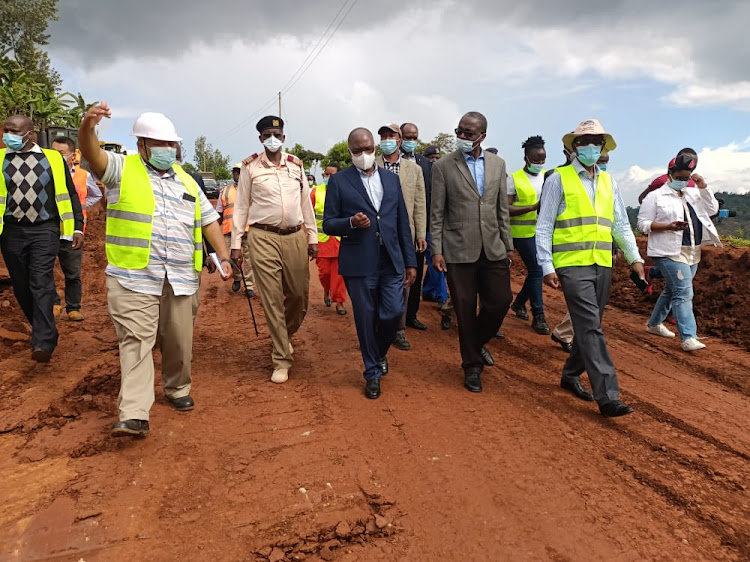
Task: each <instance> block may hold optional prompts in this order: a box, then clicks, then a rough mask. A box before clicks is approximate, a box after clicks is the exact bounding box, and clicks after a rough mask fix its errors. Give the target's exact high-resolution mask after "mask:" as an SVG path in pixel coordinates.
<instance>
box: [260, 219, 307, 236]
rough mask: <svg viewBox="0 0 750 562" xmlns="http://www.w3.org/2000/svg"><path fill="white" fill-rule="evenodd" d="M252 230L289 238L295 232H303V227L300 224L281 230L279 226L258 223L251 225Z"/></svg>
mask: <svg viewBox="0 0 750 562" xmlns="http://www.w3.org/2000/svg"><path fill="white" fill-rule="evenodd" d="M250 228H257V229H258V230H265V231H266V232H273V233H274V234H279V235H281V236H287V235H289V234H294V233H295V232H299V231H300V230H302V225H301V224H298V225H297V226H290V227H289V228H279V227H278V226H273V225H270V224H261V223H259V222H256V223H255V224H251V225H250Z"/></svg>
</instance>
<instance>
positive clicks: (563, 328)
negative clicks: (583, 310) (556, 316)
mask: <svg viewBox="0 0 750 562" xmlns="http://www.w3.org/2000/svg"><path fill="white" fill-rule="evenodd" d="M552 333H553V334H554V336H555V337H556V338H557V339H559V340H560V341H564V342H565V343H571V342H572V341H573V337H574V336H575V332H574V331H573V322H572V321H571V320H570V312H566V313H565V317H564V318H563V319H562V320H561V321H560V323H559V324H558V325H557V326H556V327H555V329H554V330H553V331H552Z"/></svg>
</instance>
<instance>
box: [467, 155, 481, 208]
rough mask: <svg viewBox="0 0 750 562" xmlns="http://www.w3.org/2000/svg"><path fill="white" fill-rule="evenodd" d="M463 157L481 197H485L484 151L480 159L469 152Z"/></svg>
mask: <svg viewBox="0 0 750 562" xmlns="http://www.w3.org/2000/svg"><path fill="white" fill-rule="evenodd" d="M463 155H464V159H465V160H466V165H467V166H469V171H470V172H471V177H472V178H474V183H475V184H476V186H477V191H478V192H479V197H481V196H482V195H484V149H482V150H481V152H480V153H479V158H474V157H473V156H472V155H471V154H469V153H468V152H464V153H463Z"/></svg>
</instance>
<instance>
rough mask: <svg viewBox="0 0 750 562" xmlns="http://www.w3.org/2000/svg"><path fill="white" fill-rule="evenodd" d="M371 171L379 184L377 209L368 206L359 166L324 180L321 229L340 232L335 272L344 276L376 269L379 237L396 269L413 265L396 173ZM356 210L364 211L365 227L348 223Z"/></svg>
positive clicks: (408, 233)
mask: <svg viewBox="0 0 750 562" xmlns="http://www.w3.org/2000/svg"><path fill="white" fill-rule="evenodd" d="M375 173H377V174H380V182H381V183H382V184H383V201H382V203H381V204H380V210H379V211H375V207H373V206H372V202H371V201H370V197H369V196H368V195H367V191H366V190H365V186H364V184H363V183H362V178H360V176H359V170H358V169H357V168H355V167H354V166H350V167H348V168H346V169H345V170H342V171H340V172H338V173H337V174H334V175H332V176H331V177H330V178H329V180H328V188H327V189H326V206H325V211H324V213H323V232H325V233H326V234H328V235H329V236H341V247H340V248H339V273H340V274H341V275H342V276H344V277H367V276H369V275H374V274H375V273H376V272H377V268H378V264H379V263H380V246H381V243H380V240H381V238H382V240H383V246H384V247H385V250H386V251H387V252H388V256H389V257H390V258H391V262H392V263H393V266H394V267H395V268H396V271H398V272H399V273H404V270H405V268H407V267H417V261H416V255H415V252H414V244H413V242H412V239H411V230H410V229H409V215H408V214H407V213H406V205H405V204H404V196H403V195H402V193H401V184H400V183H399V181H398V176H397V175H396V174H393V173H391V172H388V171H386V170H384V169H382V168H378V169H377V171H376V172H375ZM357 213H364V214H366V215H367V217H368V218H369V219H370V226H369V228H364V229H359V228H352V227H351V225H350V222H349V219H350V218H351V217H353V216H354V215H356V214H357Z"/></svg>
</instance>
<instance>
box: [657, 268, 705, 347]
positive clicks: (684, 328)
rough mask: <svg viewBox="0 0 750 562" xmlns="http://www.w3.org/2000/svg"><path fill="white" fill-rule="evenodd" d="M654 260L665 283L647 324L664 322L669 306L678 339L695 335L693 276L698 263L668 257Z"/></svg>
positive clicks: (696, 332)
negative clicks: (683, 261)
mask: <svg viewBox="0 0 750 562" xmlns="http://www.w3.org/2000/svg"><path fill="white" fill-rule="evenodd" d="M654 261H656V264H657V265H658V266H659V271H660V272H661V274H662V275H663V276H664V278H665V279H666V282H667V283H666V286H665V287H664V290H663V291H662V292H661V295H659V300H657V301H656V306H655V307H654V312H653V313H652V314H651V318H650V319H649V321H648V325H649V326H652V327H653V326H658V325H659V324H661V323H662V322H664V320H665V319H666V318H667V314H669V309H670V308H671V309H672V314H673V315H674V318H675V320H676V321H677V330H678V331H679V332H680V339H681V340H682V341H685V340H686V339H689V338H695V337H697V335H698V326H697V325H696V324H695V316H694V315H693V277H695V272H696V270H697V269H698V264H695V265H687V264H684V263H679V262H676V261H674V260H671V259H669V258H655V260H654Z"/></svg>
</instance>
